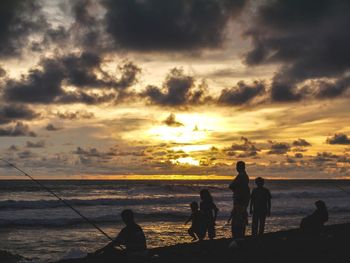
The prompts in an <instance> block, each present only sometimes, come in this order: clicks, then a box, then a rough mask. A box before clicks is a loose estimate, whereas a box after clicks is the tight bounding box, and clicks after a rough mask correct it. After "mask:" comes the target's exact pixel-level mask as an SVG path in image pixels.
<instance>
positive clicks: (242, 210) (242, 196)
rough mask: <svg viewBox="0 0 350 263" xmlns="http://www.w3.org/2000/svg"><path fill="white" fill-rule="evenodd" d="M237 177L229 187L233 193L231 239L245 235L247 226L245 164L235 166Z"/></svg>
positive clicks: (247, 203) (247, 179) (247, 182)
mask: <svg viewBox="0 0 350 263" xmlns="http://www.w3.org/2000/svg"><path fill="white" fill-rule="evenodd" d="M236 170H237V172H238V175H237V176H236V177H235V179H234V180H233V181H232V183H231V184H230V185H229V188H230V189H231V190H232V192H233V210H232V214H231V218H232V221H231V231H232V237H235V238H241V237H244V235H245V230H246V226H247V224H248V212H247V208H248V205H249V200H250V189H249V177H248V174H247V172H246V170H245V162H243V161H238V162H237V164H236Z"/></svg>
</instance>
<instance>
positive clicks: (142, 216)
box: [0, 207, 350, 228]
mask: <svg viewBox="0 0 350 263" xmlns="http://www.w3.org/2000/svg"><path fill="white" fill-rule="evenodd" d="M310 212H311V211H310V209H308V208H295V209H284V210H274V211H273V212H272V215H271V219H272V220H274V219H278V218H283V217H295V216H296V217H300V218H301V217H303V216H306V215H307V214H309V213H310ZM329 213H330V216H331V217H332V216H333V217H336V216H337V214H348V213H350V208H349V207H332V208H331V209H330V210H329ZM96 214H97V213H96ZM188 216H189V214H188V213H187V211H172V212H164V211H159V212H151V213H140V212H136V213H135V217H136V218H137V221H138V222H140V223H142V222H180V221H185V220H186V219H187V218H188ZM228 216H229V211H222V212H221V213H219V215H218V220H226V219H227V218H228ZM89 220H91V221H92V222H93V223H95V224H111V223H113V224H118V223H122V222H121V219H120V216H119V214H108V215H104V216H92V215H90V216H89ZM83 224H87V222H86V221H85V220H84V219H83V218H79V217H74V218H71V217H69V218H67V217H63V218H57V217H55V218H19V219H13V218H11V219H0V227H45V228H51V227H68V226H75V225H83Z"/></svg>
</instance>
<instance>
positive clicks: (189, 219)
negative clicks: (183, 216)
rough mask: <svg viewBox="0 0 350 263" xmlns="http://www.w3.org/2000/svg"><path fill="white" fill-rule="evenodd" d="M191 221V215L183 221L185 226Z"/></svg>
mask: <svg viewBox="0 0 350 263" xmlns="http://www.w3.org/2000/svg"><path fill="white" fill-rule="evenodd" d="M191 220H192V215H191V216H190V217H189V218H188V219H187V220H186V221H185V225H187V224H188V222H190V221H191Z"/></svg>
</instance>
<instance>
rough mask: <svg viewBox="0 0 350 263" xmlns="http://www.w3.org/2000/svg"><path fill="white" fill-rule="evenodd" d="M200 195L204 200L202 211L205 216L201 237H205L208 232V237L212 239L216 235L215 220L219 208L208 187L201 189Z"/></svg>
mask: <svg viewBox="0 0 350 263" xmlns="http://www.w3.org/2000/svg"><path fill="white" fill-rule="evenodd" d="M200 197H201V200H202V201H201V203H200V211H201V214H202V217H203V222H202V226H203V227H202V231H201V232H202V233H201V238H204V237H205V235H206V233H207V232H208V237H209V239H210V240H212V239H214V237H215V221H216V217H217V214H218V211H219V209H218V208H217V207H216V205H215V204H214V201H213V197H212V196H211V194H210V192H209V191H208V190H207V189H203V190H201V191H200Z"/></svg>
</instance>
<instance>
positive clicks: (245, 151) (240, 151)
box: [224, 137, 260, 158]
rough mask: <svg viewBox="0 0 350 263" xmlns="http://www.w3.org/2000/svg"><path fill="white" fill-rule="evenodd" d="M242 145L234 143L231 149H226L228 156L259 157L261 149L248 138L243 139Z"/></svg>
mask: <svg viewBox="0 0 350 263" xmlns="http://www.w3.org/2000/svg"><path fill="white" fill-rule="evenodd" d="M241 141H242V142H243V143H242V144H237V143H232V145H231V147H228V148H225V149H224V152H225V153H226V154H227V155H228V156H237V157H239V158H244V157H253V156H256V155H258V152H259V151H260V149H258V148H257V147H256V146H255V144H254V143H253V142H251V141H249V140H248V138H246V137H241Z"/></svg>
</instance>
